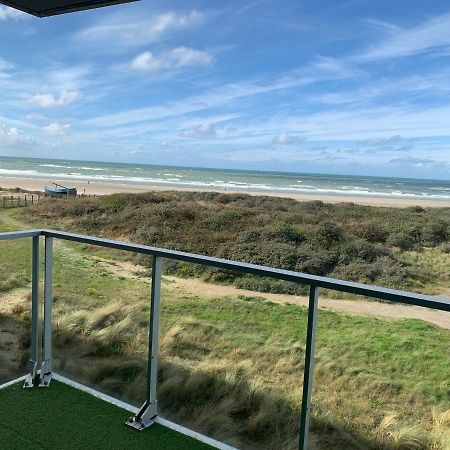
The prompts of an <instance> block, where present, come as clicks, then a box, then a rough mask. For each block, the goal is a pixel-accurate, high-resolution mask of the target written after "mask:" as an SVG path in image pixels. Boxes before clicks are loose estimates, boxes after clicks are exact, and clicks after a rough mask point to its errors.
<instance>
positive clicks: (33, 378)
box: [0, 230, 450, 450]
mask: <svg viewBox="0 0 450 450" xmlns="http://www.w3.org/2000/svg"><path fill="white" fill-rule="evenodd" d="M18 238H31V240H32V283H31V336H30V359H29V364H28V373H27V375H25V376H24V377H21V378H18V379H15V380H12V381H11V382H10V383H7V384H6V385H3V386H1V388H2V389H1V390H0V412H1V413H2V417H3V418H4V419H3V420H2V424H1V425H0V433H1V437H2V442H1V444H2V446H1V448H2V449H14V448H20V449H24V448H67V449H70V448H77V449H82V448H86V449H87V448H89V449H92V448H108V447H109V448H112V449H113V448H125V447H126V448H136V449H137V448H147V447H148V448H154V449H166V448H167V449H169V448H170V449H176V448H178V449H185V448H186V449H187V448H189V449H196V448H199V449H203V448H223V449H231V448H232V447H230V446H228V445H226V444H223V443H220V442H218V441H215V440H213V439H210V438H207V437H205V436H203V435H200V434H198V433H196V432H193V431H190V430H188V429H186V428H183V427H181V426H179V425H176V424H174V423H172V422H170V421H168V420H165V419H163V418H161V417H160V416H159V412H158V403H157V401H158V398H157V383H158V377H157V374H158V348H159V343H158V339H159V331H160V292H161V275H162V267H163V261H164V259H166V258H167V259H172V260H178V261H185V262H191V263H195V264H204V265H209V266H213V267H218V268H221V269H226V270H234V271H238V272H242V273H248V274H254V275H260V276H266V277H271V278H274V279H279V280H286V281H291V282H295V283H302V284H306V285H308V286H309V307H308V322H307V330H306V345H305V351H304V356H303V357H304V371H303V373H299V374H298V377H299V379H300V378H301V377H302V376H303V387H302V402H301V412H300V415H299V419H298V423H299V448H300V449H302V450H305V449H307V448H308V437H309V422H310V415H311V394H312V388H313V372H314V355H315V335H316V326H317V319H318V304H319V290H320V289H321V288H326V289H331V290H335V291H339V292H345V293H350V294H357V295H363V296H367V297H371V298H375V299H380V300H385V301H386V300H387V301H391V302H397V303H400V304H405V305H414V306H419V307H424V308H431V309H434V310H440V311H446V312H449V311H450V300H447V299H442V298H437V297H431V296H426V295H421V294H414V293H410V292H403V291H397V290H392V289H386V288H380V287H376V286H370V285H364V284H359V283H353V282H347V281H342V280H336V279H331V278H325V277H319V276H312V275H308V274H304V273H297V272H291V271H285V270H279V269H274V268H270V267H264V266H257V265H252V264H246V263H240V262H235V261H229V260H223V259H218V258H212V257H206V256H200V255H194V254H188V253H184V252H178V251H172V250H165V249H160V248H154V247H148V246H143V245H137V244H131V243H127V242H119V241H112V240H108V239H101V238H94V237H89V236H82V235H78V234H72V233H64V232H58V231H51V230H31V231H21V232H11V233H0V240H9V239H18ZM41 239H43V240H44V246H45V254H44V274H43V275H44V292H43V301H41V296H40V268H41V258H40V245H41ZM55 240H66V241H71V242H78V243H83V244H89V245H95V246H100V247H106V248H110V249H116V250H122V251H128V252H133V253H140V254H144V255H150V256H151V257H152V275H151V278H152V279H151V293H150V295H149V303H150V309H149V317H148V321H149V339H148V364H147V366H148V370H147V374H146V376H147V378H146V381H145V388H146V389H145V390H146V396H145V401H144V403H143V405H142V407H141V408H136V407H133V406H131V405H129V404H126V403H124V402H122V401H118V400H116V399H113V398H111V397H109V396H107V395H104V394H101V393H100V392H98V391H96V390H94V389H92V388H88V387H86V386H83V385H81V384H79V383H76V382H74V381H72V380H69V379H68V378H65V377H63V376H61V375H58V374H57V373H55V372H54V370H53V359H52V357H53V355H52V349H53V348H52V347H53V345H52V329H53V325H52V321H53V320H54V319H55V318H54V317H53V316H54V314H53V313H52V307H53V295H52V289H53V245H54V241H55ZM41 310H43V314H42V317H41ZM299 384H300V383H299ZM22 386H23V387H25V388H28V389H22ZM130 416H131V418H130ZM124 424H126V425H128V426H125V425H124ZM30 439H32V441H33V444H32V445H33V446H34V447H31V444H30ZM62 443H64V444H62Z"/></svg>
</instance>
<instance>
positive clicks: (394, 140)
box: [361, 134, 411, 145]
mask: <svg viewBox="0 0 450 450" xmlns="http://www.w3.org/2000/svg"><path fill="white" fill-rule="evenodd" d="M410 140H411V139H405V138H403V137H402V136H400V135H399V134H397V135H395V136H390V137H383V138H372V139H365V140H363V141H361V144H364V145H392V144H400V143H403V142H409V141H410Z"/></svg>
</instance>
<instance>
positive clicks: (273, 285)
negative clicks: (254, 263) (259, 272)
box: [234, 276, 308, 295]
mask: <svg viewBox="0 0 450 450" xmlns="http://www.w3.org/2000/svg"><path fill="white" fill-rule="evenodd" d="M234 285H235V286H236V287H237V288H238V289H248V290H250V291H258V292H269V293H272V294H288V295H305V294H307V293H308V287H307V286H305V285H302V284H298V283H292V282H290V281H283V280H273V279H270V278H265V277H252V276H246V277H241V278H238V279H237V280H236V281H235V283H234Z"/></svg>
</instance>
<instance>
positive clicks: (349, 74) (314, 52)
mask: <svg viewBox="0 0 450 450" xmlns="http://www.w3.org/2000/svg"><path fill="white" fill-rule="evenodd" d="M449 100H450V6H449V3H448V2H442V1H438V0H429V1H427V2H424V1H421V0H396V1H392V0H389V1H387V0H380V1H376V2H375V1H373V0H341V1H338V2H336V1H335V0H327V1H325V0H283V1H279V0H255V1H252V0H248V1H246V2H242V1H237V0H229V1H227V2H219V1H210V0H209V1H206V0H204V1H197V0H191V1H189V2H187V1H185V0H184V1H170V0H164V1H159V0H143V1H141V2H137V3H130V4H126V5H119V6H115V7H110V8H105V9H99V10H91V11H86V12H83V13H76V14H69V15H66V16H58V17H54V18H46V19H37V18H33V17H30V16H27V15H25V14H22V13H18V12H16V11H14V10H11V9H9V8H7V7H3V6H0V154H1V155H11V156H27V157H53V158H58V157H61V158H70V159H81V160H104V161H120V162H139V163H150V164H170V165H182V166H183V165H184V166H186V165H188V166H200V167H220V168H243V169H267V170H287V171H296V172H323V173H348V174H372V175H388V176H389V175H398V176H413V177H414V176H415V177H424V178H444V179H449V178H450V101H449Z"/></svg>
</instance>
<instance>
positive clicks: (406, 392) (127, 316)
mask: <svg viewBox="0 0 450 450" xmlns="http://www.w3.org/2000/svg"><path fill="white" fill-rule="evenodd" d="M1 217H2V216H0V218H1ZM11 226H13V224H12V222H11V220H9V221H8V220H6V221H5V222H4V224H3V228H4V229H5V228H9V227H11ZM29 250H30V242H29V240H27V241H16V242H2V243H0V261H1V264H2V269H3V273H7V274H8V277H10V278H11V279H15V280H16V281H15V282H14V283H13V284H10V285H5V287H4V289H3V292H2V296H1V297H0V329H2V330H3V329H6V328H8V330H13V329H14V330H16V333H17V343H16V344H17V346H18V349H19V351H20V352H21V353H22V355H23V356H22V358H18V359H17V360H16V361H15V362H14V364H12V363H10V358H11V354H10V353H8V349H10V348H11V346H9V347H8V346H3V347H2V346H1V345H0V358H3V367H4V368H3V370H4V371H5V364H8V366H9V367H7V368H6V370H8V369H9V372H13V371H14V370H18V369H19V367H20V366H21V367H24V364H25V361H26V359H27V355H26V349H27V348H28V345H29V340H28V333H29V314H30V309H29V308H30V302H29V295H28V288H27V286H28V285H29V270H28V269H27V265H26V264H25V263H28V262H29V257H30V252H29ZM104 256H105V255H104V253H103V252H102V253H99V252H97V251H95V249H93V248H92V247H83V246H79V245H71V244H67V243H59V244H57V245H56V248H55V273H54V284H55V290H54V312H55V314H54V317H55V332H54V339H55V354H56V361H55V364H56V369H57V370H59V371H62V372H64V373H68V374H70V375H72V376H74V377H76V378H77V379H79V380H82V381H85V382H88V383H90V384H94V385H96V386H99V387H101V388H102V389H103V390H105V391H107V392H109V393H113V394H114V395H118V396H120V397H122V398H125V399H127V400H128V401H131V402H135V403H140V402H141V400H142V398H143V392H144V386H145V381H144V380H145V358H146V352H145V349H146V341H147V320H148V312H149V283H148V280H147V279H145V278H141V277H140V276H137V275H136V274H134V273H133V272H132V271H131V272H129V273H127V272H125V271H117V273H116V274H115V275H113V273H114V267H115V264H116V263H115V259H118V258H121V257H122V255H121V254H118V253H111V255H110V256H111V257H110V260H109V262H108V264H109V267H107V266H105V264H106V263H105V258H104ZM17 263H18V265H17V267H18V269H17V268H16V264H17ZM162 294H163V304H162V330H163V331H162V336H161V350H160V354H161V358H160V374H159V398H160V407H161V409H162V413H163V415H166V416H169V417H171V418H173V419H175V420H177V421H180V422H181V423H183V424H186V425H188V426H191V427H193V428H195V429H198V430H200V431H203V432H204V433H206V434H209V435H212V436H214V437H216V438H218V439H223V440H226V441H228V442H230V443H232V444H235V445H236V446H238V447H241V448H244V449H274V450H275V449H287V450H288V449H294V448H296V432H297V424H298V411H299V399H300V392H301V377H302V370H303V366H302V364H303V357H304V343H305V329H306V309H305V308H302V307H299V306H295V305H279V304H274V303H270V302H267V301H264V300H262V299H261V298H258V297H237V296H235V297H225V298H204V297H202V296H195V295H193V294H192V293H188V292H183V291H182V290H180V288H179V287H178V288H176V289H175V288H174V286H173V283H170V281H169V280H164V282H163V291H162ZM318 323H319V329H318V342H317V346H318V348H317V364H316V371H315V382H316V390H315V393H314V399H313V403H314V410H313V419H314V420H313V423H312V434H311V436H312V440H313V448H315V449H321V450H325V449H330V450H331V449H338V450H340V449H342V450H344V449H345V450H348V449H386V450H388V449H389V450H407V449H411V450H414V449H428V450H448V449H449V448H450V442H449V439H450V385H449V380H450V368H449V366H448V349H449V348H450V333H449V332H448V331H445V330H441V329H438V328H436V327H433V326H431V325H428V324H425V323H423V322H420V321H414V320H405V321H389V322H388V321H384V320H381V319H376V318H361V317H360V318H355V317H353V316H347V315H344V314H338V313H333V312H331V311H320V317H319V322H318ZM0 334H2V333H0ZM12 365H14V367H11V366H12Z"/></svg>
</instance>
